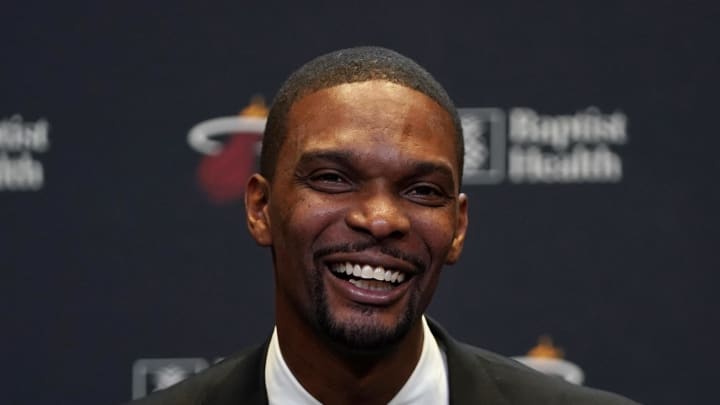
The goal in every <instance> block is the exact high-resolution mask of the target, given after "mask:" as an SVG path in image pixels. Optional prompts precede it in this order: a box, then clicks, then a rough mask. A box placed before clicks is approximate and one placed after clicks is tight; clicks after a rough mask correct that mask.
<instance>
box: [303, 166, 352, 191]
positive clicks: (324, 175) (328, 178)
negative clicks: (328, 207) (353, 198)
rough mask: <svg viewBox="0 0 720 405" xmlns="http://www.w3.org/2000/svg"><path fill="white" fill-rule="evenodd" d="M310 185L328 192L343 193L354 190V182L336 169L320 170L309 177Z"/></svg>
mask: <svg viewBox="0 0 720 405" xmlns="http://www.w3.org/2000/svg"><path fill="white" fill-rule="evenodd" d="M308 180H309V183H310V186H311V187H312V188H314V189H316V190H318V191H322V192H327V193H342V192H345V191H350V190H352V184H351V183H350V181H348V180H347V179H346V178H345V177H344V176H343V175H342V174H340V173H338V172H336V171H320V172H317V173H313V174H312V175H311V176H309V178H308Z"/></svg>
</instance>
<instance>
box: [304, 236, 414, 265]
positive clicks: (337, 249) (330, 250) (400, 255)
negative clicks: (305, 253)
mask: <svg viewBox="0 0 720 405" xmlns="http://www.w3.org/2000/svg"><path fill="white" fill-rule="evenodd" d="M373 248H377V249H378V250H380V252H381V253H382V254H384V255H387V256H392V257H394V258H396V259H400V260H403V261H406V262H408V263H411V264H412V265H413V266H415V268H416V269H417V270H418V272H420V273H422V272H424V271H425V269H426V268H427V266H426V264H425V261H424V260H423V259H421V258H419V257H417V256H415V255H411V254H407V253H405V252H403V251H402V250H400V249H396V248H393V247H390V246H384V245H380V244H378V243H375V242H372V241H366V242H354V243H341V244H337V245H331V246H325V247H322V248H319V249H318V250H316V251H315V252H314V253H313V259H314V260H315V261H318V260H320V259H321V258H322V257H323V256H327V255H331V254H334V253H357V252H362V251H363V250H368V249H373Z"/></svg>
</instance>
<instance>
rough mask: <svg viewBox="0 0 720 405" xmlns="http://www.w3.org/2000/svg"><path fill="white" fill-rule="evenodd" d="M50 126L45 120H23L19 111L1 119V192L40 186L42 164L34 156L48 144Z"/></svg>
mask: <svg viewBox="0 0 720 405" xmlns="http://www.w3.org/2000/svg"><path fill="white" fill-rule="evenodd" d="M49 128H50V125H49V124H48V122H47V121H46V120H44V119H40V120H37V121H23V118H22V116H20V115H19V114H15V115H13V116H11V117H10V118H2V119H0V191H37V190H40V189H41V188H42V187H43V185H44V182H45V174H44V170H43V165H42V163H41V162H40V161H38V160H36V159H35V157H34V155H35V154H38V153H44V152H46V151H47V150H48V148H49V147H50V142H49V140H48V131H49Z"/></svg>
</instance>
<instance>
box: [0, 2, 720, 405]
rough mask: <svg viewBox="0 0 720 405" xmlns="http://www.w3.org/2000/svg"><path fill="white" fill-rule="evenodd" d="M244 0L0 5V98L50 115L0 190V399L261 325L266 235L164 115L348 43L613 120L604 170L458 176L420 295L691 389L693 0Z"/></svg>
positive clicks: (708, 153) (714, 66)
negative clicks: (25, 184)
mask: <svg viewBox="0 0 720 405" xmlns="http://www.w3.org/2000/svg"><path fill="white" fill-rule="evenodd" d="M262 3H266V2H241V1H224V2H192V1H153V2H137V1H123V2H120V1H111V2H74V3H72V4H70V3H69V2H57V1H42V2H32V1H24V2H19V1H10V2H6V3H5V4H4V5H3V6H2V16H1V17H0V39H2V55H3V56H2V59H1V61H0V118H2V119H9V117H12V116H13V115H15V114H20V115H22V117H23V119H24V120H25V122H37V121H38V120H40V119H45V120H47V122H48V123H49V126H50V130H49V142H50V147H49V148H48V149H47V150H46V151H44V152H43V151H36V152H33V156H34V158H35V159H36V160H38V161H39V162H41V164H42V166H43V168H44V185H43V186H42V188H40V189H39V190H35V191H21V190H15V191H13V190H2V191H0V267H1V270H0V277H1V279H0V280H1V283H0V285H1V286H2V287H1V290H0V293H1V295H0V296H1V297H2V298H0V300H1V301H0V303H2V308H3V310H2V311H1V312H0V313H2V318H3V319H2V332H1V333H0V336H2V338H1V341H2V345H1V346H2V359H3V362H4V364H3V366H2V371H0V375H1V377H2V380H0V381H2V386H3V394H2V398H3V401H2V402H3V403H7V404H88V405H90V404H99V403H118V402H121V401H124V400H127V399H129V398H130V396H131V367H132V364H133V362H134V361H135V360H136V359H139V358H189V357H202V358H206V359H213V358H216V357H218V356H223V355H226V354H229V353H232V352H233V351H235V350H237V349H239V348H241V347H243V346H245V345H247V344H250V343H254V342H258V341H260V340H261V339H264V338H265V337H266V336H267V334H268V333H269V331H270V328H271V327H272V324H273V321H272V317H273V315H272V314H273V308H272V298H271V297H272V277H271V268H270V261H269V254H268V252H266V251H263V250H261V249H259V248H257V247H255V245H254V243H253V242H252V240H251V239H250V237H249V236H248V235H247V231H246V230H245V224H244V213H243V208H242V204H240V203H229V204H224V205H218V204H214V203H212V202H211V201H210V200H209V199H208V197H207V196H206V194H204V193H203V192H202V191H201V189H200V187H198V183H197V175H196V173H197V170H198V169H197V168H198V165H199V163H200V161H201V160H202V159H203V156H202V155H200V154H198V153H197V152H195V151H194V150H192V149H191V148H190V147H189V146H188V144H187V142H186V134H187V132H188V130H189V129H190V128H191V127H192V126H193V125H195V124H197V123H198V122H200V121H203V120H206V119H209V118H213V117H218V116H231V115H234V114H236V113H237V112H238V111H239V110H240V109H242V108H243V107H244V106H245V105H246V104H247V102H248V100H249V98H250V97H251V96H252V95H253V94H256V93H260V94H264V95H265V96H266V97H268V98H271V97H272V95H273V94H274V92H275V91H276V90H277V88H278V86H279V85H280V83H281V81H282V80H284V78H285V77H286V76H287V75H288V74H289V73H290V72H291V71H292V70H293V69H294V68H296V67H297V66H298V65H300V64H301V63H303V62H305V61H306V60H308V59H309V58H311V57H313V56H316V55H319V54H321V53H324V52H327V51H330V50H333V49H337V48H342V47H348V46H353V45H363V44H377V45H383V46H387V47H390V48H394V49H396V50H398V51H400V52H402V53H404V54H406V55H408V56H411V57H413V58H414V59H416V60H417V61H418V62H419V63H420V64H422V65H424V66H425V67H426V68H427V69H428V70H429V71H431V72H432V73H433V74H434V75H435V76H436V77H437V78H438V80H439V81H440V82H441V83H443V84H444V85H445V86H446V87H447V89H448V92H449V93H450V95H451V96H452V97H453V98H454V100H455V101H456V104H457V105H458V106H460V107H497V108H500V109H501V110H503V111H508V110H509V109H510V108H513V107H530V108H533V109H534V110H536V111H538V112H540V113H543V114H549V115H563V114H573V113H575V112H576V111H578V110H581V109H584V108H587V107H588V106H596V107H598V108H599V109H600V110H601V111H602V112H604V113H605V112H612V111H621V112H622V113H623V114H625V115H626V116H627V119H628V127H627V136H628V141H627V143H626V144H624V145H621V146H619V147H617V148H616V151H617V153H618V154H619V155H620V156H621V158H622V163H623V177H622V180H620V181H619V182H610V183H590V184H587V183H583V184H580V183H577V182H574V183H570V184H545V183H537V184H526V183H524V184H514V183H512V182H510V181H508V180H505V181H502V182H500V183H498V184H494V185H467V186H466V192H467V193H468V194H469V196H470V217H471V226H470V230H469V237H468V240H467V246H466V252H465V254H464V256H463V259H462V260H461V261H460V262H459V263H458V264H457V265H456V266H454V267H450V268H447V269H446V270H445V274H444V276H443V279H442V282H441V285H440V289H439V291H438V293H437V296H436V298H435V301H434V303H433V306H432V308H431V311H430V312H431V314H432V315H433V316H434V317H435V318H437V319H438V320H439V321H440V322H441V323H442V324H444V326H445V327H446V328H447V329H449V330H450V331H451V333H453V334H454V335H456V336H457V337H459V338H461V339H464V340H467V341H469V342H472V343H473V344H476V345H480V346H483V347H487V348H490V349H492V350H494V351H497V352H500V353H502V354H506V355H519V354H523V353H525V352H526V351H527V350H528V349H529V348H530V347H531V346H533V345H534V344H535V342H536V338H537V337H538V336H539V335H541V334H543V333H549V334H551V335H552V336H553V338H554V339H555V341H556V343H557V344H558V345H560V346H562V347H563V348H564V350H565V353H566V356H567V358H568V359H569V360H570V361H572V362H574V363H576V364H578V365H579V366H580V367H582V369H583V370H584V371H585V373H586V377H587V379H586V383H587V384H589V385H592V386H596V387H600V388H604V389H609V390H613V391H617V392H620V393H622V394H625V395H627V396H630V397H632V398H634V399H636V400H639V401H643V402H646V403H653V404H679V403H698V404H702V403H711V402H713V401H714V399H715V397H716V395H714V394H715V393H714V390H713V389H712V388H711V387H712V384H714V383H715V380H716V379H717V375H718V374H717V371H716V363H717V361H716V360H712V359H713V358H715V359H717V357H715V356H716V352H717V347H718V345H717V342H718V339H720V333H719V332H718V327H717V323H718V316H717V314H716V312H717V310H718V309H719V308H718V306H719V304H720V298H718V295H717V294H715V293H714V292H715V289H716V288H717V285H718V276H717V273H716V270H718V264H719V260H718V255H717V250H718V225H720V221H719V220H718V213H717V207H718V188H717V185H716V184H715V177H716V176H717V175H718V174H719V171H718V156H719V153H718V152H720V149H719V148H720V142H718V132H717V128H718V119H719V116H718V113H717V106H718V104H717V99H716V96H717V84H718V80H717V71H718V69H719V68H720V64H719V63H718V45H717V40H718V36H719V35H720V29H718V28H717V27H718V26H717V21H718V17H720V15H719V14H720V13H718V6H717V5H715V4H716V3H714V2H710V1H707V2H691V1H684V2H680V1H675V2H672V1H654V2H649V1H646V2H626V1H603V2H592V3H591V4H580V3H578V2H553V3H552V4H550V3H547V2H529V1H528V2H523V1H504V2H468V3H454V4H448V3H443V2H425V1H415V2H409V3H407V4H404V5H400V4H399V3H395V2H381V1H377V2H375V1H364V2H353V3H348V4H342V5H341V4H339V3H340V2H320V3H318V4H315V5H310V4H306V3H305V2H277V3H275V4H274V5H266V4H263V5H261V4H262ZM6 149H7V148H6ZM6 152H7V153H6V154H7V155H8V156H10V155H12V156H15V155H16V154H17V153H16V152H17V151H14V152H13V151H9V149H8V150H7V151H6ZM713 207H714V208H713ZM711 360H712V361H711Z"/></svg>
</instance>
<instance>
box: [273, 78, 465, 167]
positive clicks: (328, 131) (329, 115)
mask: <svg viewBox="0 0 720 405" xmlns="http://www.w3.org/2000/svg"><path fill="white" fill-rule="evenodd" d="M286 128H287V133H286V138H285V141H284V145H283V147H282V148H281V151H280V156H279V160H280V161H282V160H284V159H290V160H293V159H294V157H299V156H298V155H300V154H302V153H303V152H304V151H307V150H323V149H352V150H354V151H356V152H357V153H360V154H362V153H372V154H377V153H378V146H382V147H384V149H383V150H382V152H383V153H384V154H390V155H394V158H411V159H420V158H425V159H433V160H442V161H444V162H446V163H448V164H449V165H450V167H453V168H455V170H457V157H456V156H455V155H456V149H455V143H456V139H455V128H454V123H453V120H452V117H451V116H450V114H449V113H448V112H447V111H445V109H444V108H442V107H441V106H440V105H439V104H437V103H436V102H435V101H434V100H432V99H431V98H430V97H428V96H426V95H425V94H423V93H421V92H418V91H415V90H412V89H410V88H407V87H404V86H401V85H398V84H395V83H391V82H387V81H381V80H373V81H366V82H358V83H345V84H341V85H338V86H333V87H330V88H326V89H322V90H319V91H316V92H314V93H311V94H309V95H306V96H305V97H303V98H301V99H300V100H298V101H296V102H295V103H294V104H293V106H292V107H291V109H290V111H289V114H288V119H287V127H286Z"/></svg>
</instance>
